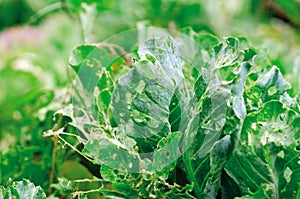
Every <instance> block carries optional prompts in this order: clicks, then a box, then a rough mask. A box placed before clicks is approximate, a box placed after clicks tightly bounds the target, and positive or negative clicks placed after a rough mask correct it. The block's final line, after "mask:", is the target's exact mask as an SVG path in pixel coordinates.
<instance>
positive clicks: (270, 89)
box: [268, 86, 277, 96]
mask: <svg viewBox="0 0 300 199" xmlns="http://www.w3.org/2000/svg"><path fill="white" fill-rule="evenodd" d="M276 92H277V88H276V86H271V87H270V88H268V95H270V96H271V95H274V94H275V93H276Z"/></svg>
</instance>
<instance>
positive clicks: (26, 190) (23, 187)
mask: <svg viewBox="0 0 300 199" xmlns="http://www.w3.org/2000/svg"><path fill="white" fill-rule="evenodd" d="M0 198H1V199H2V198H3V199H10V198H16V199H46V194H45V192H44V191H43V189H42V188H41V187H40V186H35V185H34V184H33V183H32V182H30V181H29V180H22V181H15V182H9V184H8V185H7V186H6V187H0Z"/></svg>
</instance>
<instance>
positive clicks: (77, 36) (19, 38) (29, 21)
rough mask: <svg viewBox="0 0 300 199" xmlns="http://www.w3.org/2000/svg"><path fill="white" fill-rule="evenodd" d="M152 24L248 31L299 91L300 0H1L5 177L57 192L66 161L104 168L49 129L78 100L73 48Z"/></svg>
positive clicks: (0, 176)
mask: <svg viewBox="0 0 300 199" xmlns="http://www.w3.org/2000/svg"><path fill="white" fill-rule="evenodd" d="M148 25H151V26H158V27H163V28H170V29H173V30H180V29H181V28H184V27H187V26H191V27H192V28H193V29H194V30H195V31H197V32H209V33H212V34H215V35H217V36H218V37H226V36H246V37H248V38H249V41H250V42H251V43H252V45H253V46H255V47H256V48H258V49H261V53H263V54H264V55H266V56H268V58H269V59H270V61H271V63H269V64H270V65H277V66H278V67H279V68H280V69H281V71H282V73H283V74H284V76H285V78H286V79H287V80H288V81H289V82H290V83H291V84H292V86H293V89H292V90H291V91H290V94H292V95H295V94H297V93H298V92H299V89H300V81H299V80H300V56H299V54H300V48H299V47H300V37H299V30H300V29H299V27H300V1H299V0H243V1H241V0H217V1H211V0H181V1H175V0H126V1H124V0H99V1H93V0H84V1H79V0H61V1H58V0H39V1H36V0H0V185H5V184H6V183H7V181H8V179H9V178H12V179H13V180H18V179H22V178H28V179H30V180H31V181H33V182H34V183H35V184H37V185H41V186H42V187H43V188H44V189H45V190H47V192H48V194H49V193H53V189H52V188H51V186H50V185H51V184H53V183H55V182H56V177H57V176H68V175H69V174H68V172H67V170H66V169H65V168H66V167H68V168H70V169H71V171H72V169H74V170H78V169H81V170H82V173H83V175H85V176H91V173H93V175H98V174H97V168H95V169H93V167H92V166H91V165H87V163H86V162H84V161H83V160H82V159H81V158H80V157H78V156H77V155H76V154H74V153H73V152H72V151H70V150H67V149H64V150H62V149H61V147H60V146H56V145H55V144H54V142H52V141H51V140H49V139H45V138H43V136H42V135H43V132H44V131H46V130H47V129H51V128H52V127H53V125H54V120H53V113H54V112H55V111H56V110H58V109H59V108H61V107H63V106H64V105H65V104H67V103H68V102H69V101H70V99H68V98H66V96H68V95H67V94H66V93H67V92H69V89H68V87H69V86H70V82H69V80H70V79H71V78H70V76H71V75H72V74H71V73H70V72H69V71H68V70H69V69H68V65H67V63H68V56H69V52H70V50H71V49H72V48H73V47H74V46H76V45H78V44H81V43H84V42H99V41H103V40H105V39H107V38H108V37H110V36H112V35H114V34H116V33H119V32H122V31H125V30H129V29H134V28H137V27H138V26H148ZM70 165H71V166H70ZM86 167H88V168H89V170H87V169H86Z"/></svg>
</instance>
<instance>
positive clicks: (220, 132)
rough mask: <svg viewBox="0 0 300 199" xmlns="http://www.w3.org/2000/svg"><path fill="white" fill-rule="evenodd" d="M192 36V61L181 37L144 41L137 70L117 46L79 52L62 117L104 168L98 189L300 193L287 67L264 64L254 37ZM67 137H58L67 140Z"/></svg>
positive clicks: (199, 194)
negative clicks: (285, 75) (185, 54)
mask: <svg viewBox="0 0 300 199" xmlns="http://www.w3.org/2000/svg"><path fill="white" fill-rule="evenodd" d="M183 32H184V34H185V35H187V36H186V37H188V38H190V39H191V40H192V41H193V42H192V44H191V45H190V44H189V45H190V46H189V47H190V52H189V53H190V54H193V55H194V56H193V58H192V60H186V59H182V55H181V45H183V44H180V43H179V42H178V41H176V39H173V38H171V37H166V38H153V39H149V40H147V41H145V43H144V44H141V45H140V46H139V48H138V50H137V52H136V53H137V54H136V58H135V59H134V60H135V61H134V63H133V67H132V68H129V67H128V68H126V65H127V66H128V59H125V58H124V56H123V54H122V52H121V51H120V49H119V48H118V49H119V50H112V49H113V48H115V46H110V47H109V46H103V45H83V46H79V47H76V48H75V49H74V50H73V52H72V54H71V58H70V64H71V66H72V67H73V68H74V70H75V72H76V73H77V76H78V81H77V84H76V87H75V88H74V91H75V92H74V93H75V94H74V96H73V104H72V105H70V106H69V107H67V108H66V109H64V110H60V111H58V112H57V114H59V115H61V116H63V117H69V118H70V119H71V120H72V121H71V122H70V123H69V125H71V126H73V127H75V128H76V129H77V130H78V133H79V134H78V135H74V134H72V136H75V137H76V138H77V139H78V141H79V142H80V143H82V144H83V145H84V148H83V150H82V151H79V152H80V153H81V154H82V155H83V156H85V157H86V158H88V159H89V160H90V161H91V162H92V163H94V164H98V165H101V169H100V174H101V177H102V178H103V185H102V187H100V188H99V189H97V190H95V191H98V192H100V193H102V194H103V195H105V196H106V197H119V198H137V197H139V198H179V197H183V198H216V197H217V196H222V197H223V198H233V197H239V196H243V197H246V198H247V197H248V198H249V197H250V198H251V197H256V196H262V197H272V198H281V197H291V198H293V197H297V196H299V194H300V190H299V188H298V187H299V186H298V185H299V184H298V182H297V179H299V170H298V169H297V168H298V167H299V153H300V151H299V138H300V127H299V120H300V115H299V112H300V111H299V97H298V98H296V97H295V98H292V97H291V96H289V95H288V94H287V92H286V91H287V90H288V89H290V85H289V83H288V82H286V81H285V80H284V79H283V77H282V75H281V73H280V71H279V69H278V68H277V67H271V66H264V65H263V64H262V63H268V62H265V61H262V60H264V59H263V58H261V57H259V55H257V54H256V51H255V49H253V48H252V47H251V46H250V45H249V43H248V42H247V40H246V39H245V38H232V37H229V38H225V39H224V41H221V42H220V41H219V40H218V39H217V38H216V37H214V36H212V35H209V34H196V33H194V32H193V31H192V30H190V29H185V30H184V31H183ZM192 47H193V48H192ZM183 58H184V57H183ZM111 60H113V61H111ZM65 131H66V129H65V128H64V127H63V128H61V129H59V130H57V129H56V130H52V131H49V132H48V135H54V136H56V137H58V138H59V139H60V140H62V141H63V142H66V140H65V139H64V138H63V136H64V135H71V134H68V133H67V132H65ZM73 148H74V149H75V150H77V149H76V148H75V147H73ZM108 185H109V186H108ZM74 191H76V190H74ZM81 193H82V194H84V192H81ZM247 195H248V196H247Z"/></svg>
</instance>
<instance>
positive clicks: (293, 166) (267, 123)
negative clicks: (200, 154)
mask: <svg viewBox="0 0 300 199" xmlns="http://www.w3.org/2000/svg"><path fill="white" fill-rule="evenodd" d="M299 124H300V116H299V113H297V112H295V111H293V110H291V109H289V108H288V107H286V106H285V105H284V104H282V103H281V102H278V101H270V102H267V103H266V104H265V105H264V106H263V107H262V108H261V109H260V110H259V111H258V112H256V113H251V114H249V115H248V116H247V118H246V120H245V123H244V125H243V129H242V133H241V138H240V142H239V144H238V146H237V148H236V150H235V152H234V154H233V156H232V158H231V159H230V161H229V162H228V163H227V165H226V171H227V172H228V174H229V175H230V176H231V177H232V178H233V179H234V180H235V181H236V182H237V184H238V185H239V186H240V189H241V190H242V193H243V194H248V193H249V192H256V191H257V190H258V189H262V185H265V186H264V188H263V189H264V190H265V191H267V189H268V190H269V191H268V192H270V191H271V197H272V198H296V196H297V195H299V189H298V187H299V179H300V171H299V166H300V164H299V155H300V150H299V144H300V126H299Z"/></svg>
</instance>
